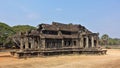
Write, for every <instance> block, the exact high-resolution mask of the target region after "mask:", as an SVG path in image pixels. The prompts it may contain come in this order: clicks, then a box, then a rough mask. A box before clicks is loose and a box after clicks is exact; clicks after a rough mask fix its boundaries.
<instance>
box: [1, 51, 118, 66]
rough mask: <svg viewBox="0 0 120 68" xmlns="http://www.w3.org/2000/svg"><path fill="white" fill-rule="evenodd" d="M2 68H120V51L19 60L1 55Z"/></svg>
mask: <svg viewBox="0 0 120 68" xmlns="http://www.w3.org/2000/svg"><path fill="white" fill-rule="evenodd" d="M0 68H120V49H116V50H115V49H110V50H108V53H107V55H100V56H98V55H64V56H52V57H39V58H27V59H17V58H14V57H11V56H10V54H9V53H0Z"/></svg>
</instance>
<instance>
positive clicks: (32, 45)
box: [31, 38, 34, 49]
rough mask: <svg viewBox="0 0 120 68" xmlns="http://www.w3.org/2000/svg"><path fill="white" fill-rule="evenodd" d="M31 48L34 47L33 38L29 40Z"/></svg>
mask: <svg viewBox="0 0 120 68" xmlns="http://www.w3.org/2000/svg"><path fill="white" fill-rule="evenodd" d="M31 49H34V38H32V40H31Z"/></svg>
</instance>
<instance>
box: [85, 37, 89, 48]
mask: <svg viewBox="0 0 120 68" xmlns="http://www.w3.org/2000/svg"><path fill="white" fill-rule="evenodd" d="M88 44H89V42H88V37H86V48H88Z"/></svg>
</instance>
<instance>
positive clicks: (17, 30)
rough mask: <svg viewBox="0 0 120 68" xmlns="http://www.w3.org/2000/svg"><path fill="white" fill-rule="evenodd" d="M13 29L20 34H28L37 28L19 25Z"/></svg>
mask: <svg viewBox="0 0 120 68" xmlns="http://www.w3.org/2000/svg"><path fill="white" fill-rule="evenodd" d="M12 29H13V30H14V31H15V32H16V33H18V32H26V31H29V30H33V29H36V27H33V26H30V25H17V26H13V27H12Z"/></svg>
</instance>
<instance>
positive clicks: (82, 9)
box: [0, 0, 120, 38]
mask: <svg viewBox="0 0 120 68" xmlns="http://www.w3.org/2000/svg"><path fill="white" fill-rule="evenodd" d="M0 21H1V22H5V23H6V24H9V25H10V26H14V25H33V26H37V25H38V24H40V23H49V24H50V23H51V22H52V21H57V22H61V23H73V24H82V25H84V26H85V27H87V28H88V29H90V30H91V31H93V32H99V33H100V35H102V34H105V33H106V34H108V35H109V36H110V37H113V38H115V37H117V38H120V31H119V29H120V0H0Z"/></svg>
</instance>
